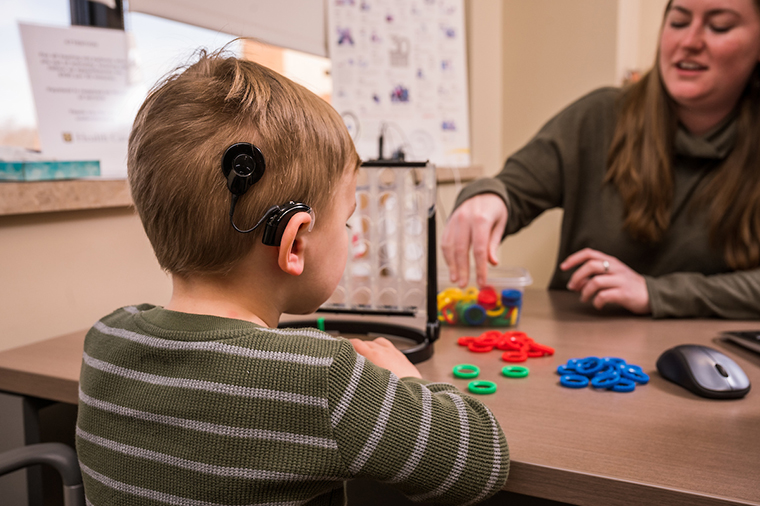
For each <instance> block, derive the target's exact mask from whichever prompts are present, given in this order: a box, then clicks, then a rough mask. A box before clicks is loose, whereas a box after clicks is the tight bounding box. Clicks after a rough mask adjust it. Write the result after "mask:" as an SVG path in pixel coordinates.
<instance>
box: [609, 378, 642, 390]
mask: <svg viewBox="0 0 760 506" xmlns="http://www.w3.org/2000/svg"><path fill="white" fill-rule="evenodd" d="M610 390H612V391H613V392H633V391H634V390H636V383H635V382H634V381H631V380H629V379H628V378H620V380H619V381H618V382H617V383H615V384H614V385H613V386H612V388H610Z"/></svg>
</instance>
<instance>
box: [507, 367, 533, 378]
mask: <svg viewBox="0 0 760 506" xmlns="http://www.w3.org/2000/svg"><path fill="white" fill-rule="evenodd" d="M501 373H502V374H503V375H504V376H506V377H507V378H524V377H525V376H527V375H528V373H530V369H528V368H527V367H523V366H521V365H505V366H504V367H502V369H501Z"/></svg>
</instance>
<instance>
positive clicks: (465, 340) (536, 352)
mask: <svg viewBox="0 0 760 506" xmlns="http://www.w3.org/2000/svg"><path fill="white" fill-rule="evenodd" d="M457 343H458V344H459V346H466V347H467V349H468V350H470V351H472V352H475V353H487V352H489V351H493V349H494V348H496V349H497V350H502V351H503V352H504V353H502V355H501V359H502V360H504V361H505V362H525V361H526V360H528V359H529V358H536V357H543V356H545V355H554V348H551V347H549V346H546V345H544V344H540V343H537V342H535V341H534V340H533V339H531V338H530V337H528V335H527V334H526V333H525V332H520V331H519V330H508V331H506V332H499V331H498V330H487V331H486V332H483V333H482V334H480V335H479V336H477V337H473V336H465V337H460V338H459V340H458V341H457Z"/></svg>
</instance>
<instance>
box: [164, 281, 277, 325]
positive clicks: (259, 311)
mask: <svg viewBox="0 0 760 506" xmlns="http://www.w3.org/2000/svg"><path fill="white" fill-rule="evenodd" d="M241 285H242V286H241ZM172 287H173V288H172V297H171V300H170V301H169V303H168V304H167V305H166V309H169V310H171V311H179V312H182V313H190V314H203V315H211V316H219V317H222V318H233V319H236V320H245V321H250V322H252V323H256V324H258V325H262V326H264V327H270V328H274V327H277V323H278V322H279V320H280V314H281V312H280V311H279V310H278V309H277V307H276V305H275V304H274V303H273V302H274V301H273V299H271V298H270V299H267V298H265V297H252V296H251V289H250V285H247V284H246V282H245V281H244V280H240V281H236V280H235V277H234V276H193V277H189V278H188V277H180V276H176V275H172ZM259 293H266V289H265V288H264V287H262V289H261V292H259Z"/></svg>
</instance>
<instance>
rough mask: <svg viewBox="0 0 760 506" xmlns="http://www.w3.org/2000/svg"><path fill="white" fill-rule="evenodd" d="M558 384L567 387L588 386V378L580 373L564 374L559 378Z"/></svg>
mask: <svg viewBox="0 0 760 506" xmlns="http://www.w3.org/2000/svg"><path fill="white" fill-rule="evenodd" d="M559 384H560V385H562V386H563V387H567V388H584V387H586V386H588V378H587V377H585V376H581V375H580V374H565V375H564V376H561V377H560V378H559Z"/></svg>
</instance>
